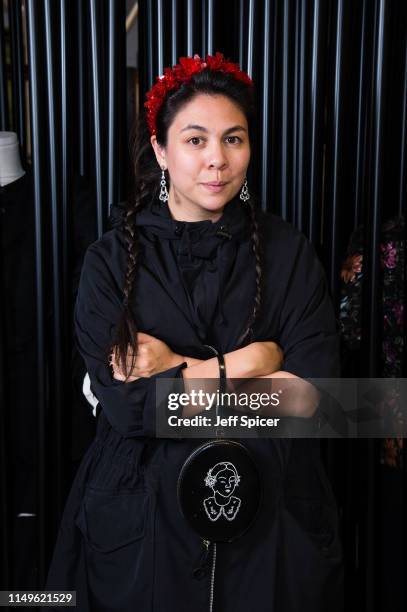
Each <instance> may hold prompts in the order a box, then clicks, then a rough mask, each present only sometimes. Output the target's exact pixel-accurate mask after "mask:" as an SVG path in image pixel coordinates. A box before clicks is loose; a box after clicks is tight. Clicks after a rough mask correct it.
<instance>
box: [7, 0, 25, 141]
mask: <svg viewBox="0 0 407 612" xmlns="http://www.w3.org/2000/svg"><path fill="white" fill-rule="evenodd" d="M9 11H10V15H9V18H10V35H11V67H12V85H13V130H14V131H15V132H17V135H18V139H19V142H20V149H21V151H25V146H26V134H25V131H26V128H25V91H24V56H23V51H24V50H23V33H22V23H21V1H20V0H9Z"/></svg>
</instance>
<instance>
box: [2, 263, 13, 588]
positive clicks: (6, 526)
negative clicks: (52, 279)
mask: <svg viewBox="0 0 407 612" xmlns="http://www.w3.org/2000/svg"><path fill="white" fill-rule="evenodd" d="M0 271H1V269H0ZM0 281H1V282H2V286H4V285H3V278H2V275H1V274H0ZM4 324H5V317H4V311H3V306H2V302H1V300H0V406H2V407H3V406H6V394H5V389H6V380H5V378H6V368H5V355H4V350H5V340H4V335H5V334H4ZM5 413H6V411H5V410H4V408H2V409H0V535H1V546H0V563H1V567H2V571H1V572H0V589H1V590H3V591H5V590H8V589H10V584H11V582H10V571H9V558H10V548H9V532H10V524H11V523H10V520H9V512H8V491H9V486H8V478H7V473H8V469H7V454H8V453H7V447H8V441H7V423H6V414H5Z"/></svg>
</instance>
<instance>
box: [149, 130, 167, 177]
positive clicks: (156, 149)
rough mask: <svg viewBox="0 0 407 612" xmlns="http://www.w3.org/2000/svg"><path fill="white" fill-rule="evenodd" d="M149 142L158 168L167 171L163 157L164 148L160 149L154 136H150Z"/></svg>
mask: <svg viewBox="0 0 407 612" xmlns="http://www.w3.org/2000/svg"><path fill="white" fill-rule="evenodd" d="M150 142H151V146H152V147H153V149H154V153H155V157H156V160H157V163H158V165H159V166H160V168H163V169H164V170H166V169H167V160H166V157H165V149H164V147H162V146H161V145H159V144H158V142H157V137H156V136H155V135H154V136H151V138H150Z"/></svg>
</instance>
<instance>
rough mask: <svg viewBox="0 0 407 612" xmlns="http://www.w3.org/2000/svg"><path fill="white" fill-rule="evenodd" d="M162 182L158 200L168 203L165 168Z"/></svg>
mask: <svg viewBox="0 0 407 612" xmlns="http://www.w3.org/2000/svg"><path fill="white" fill-rule="evenodd" d="M161 170H162V172H161V181H160V186H161V189H160V195H159V196H158V198H159V199H160V200H161V202H168V191H167V181H166V180H165V174H164V168H161Z"/></svg>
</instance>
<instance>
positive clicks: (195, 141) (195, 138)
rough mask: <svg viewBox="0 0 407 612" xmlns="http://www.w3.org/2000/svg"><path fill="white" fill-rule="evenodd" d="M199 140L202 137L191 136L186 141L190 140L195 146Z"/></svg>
mask: <svg viewBox="0 0 407 612" xmlns="http://www.w3.org/2000/svg"><path fill="white" fill-rule="evenodd" d="M201 140H202V138H201V137H200V136H192V138H190V139H189V140H188V142H190V143H191V144H192V145H194V146H197V145H199V144H200V141H201Z"/></svg>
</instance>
